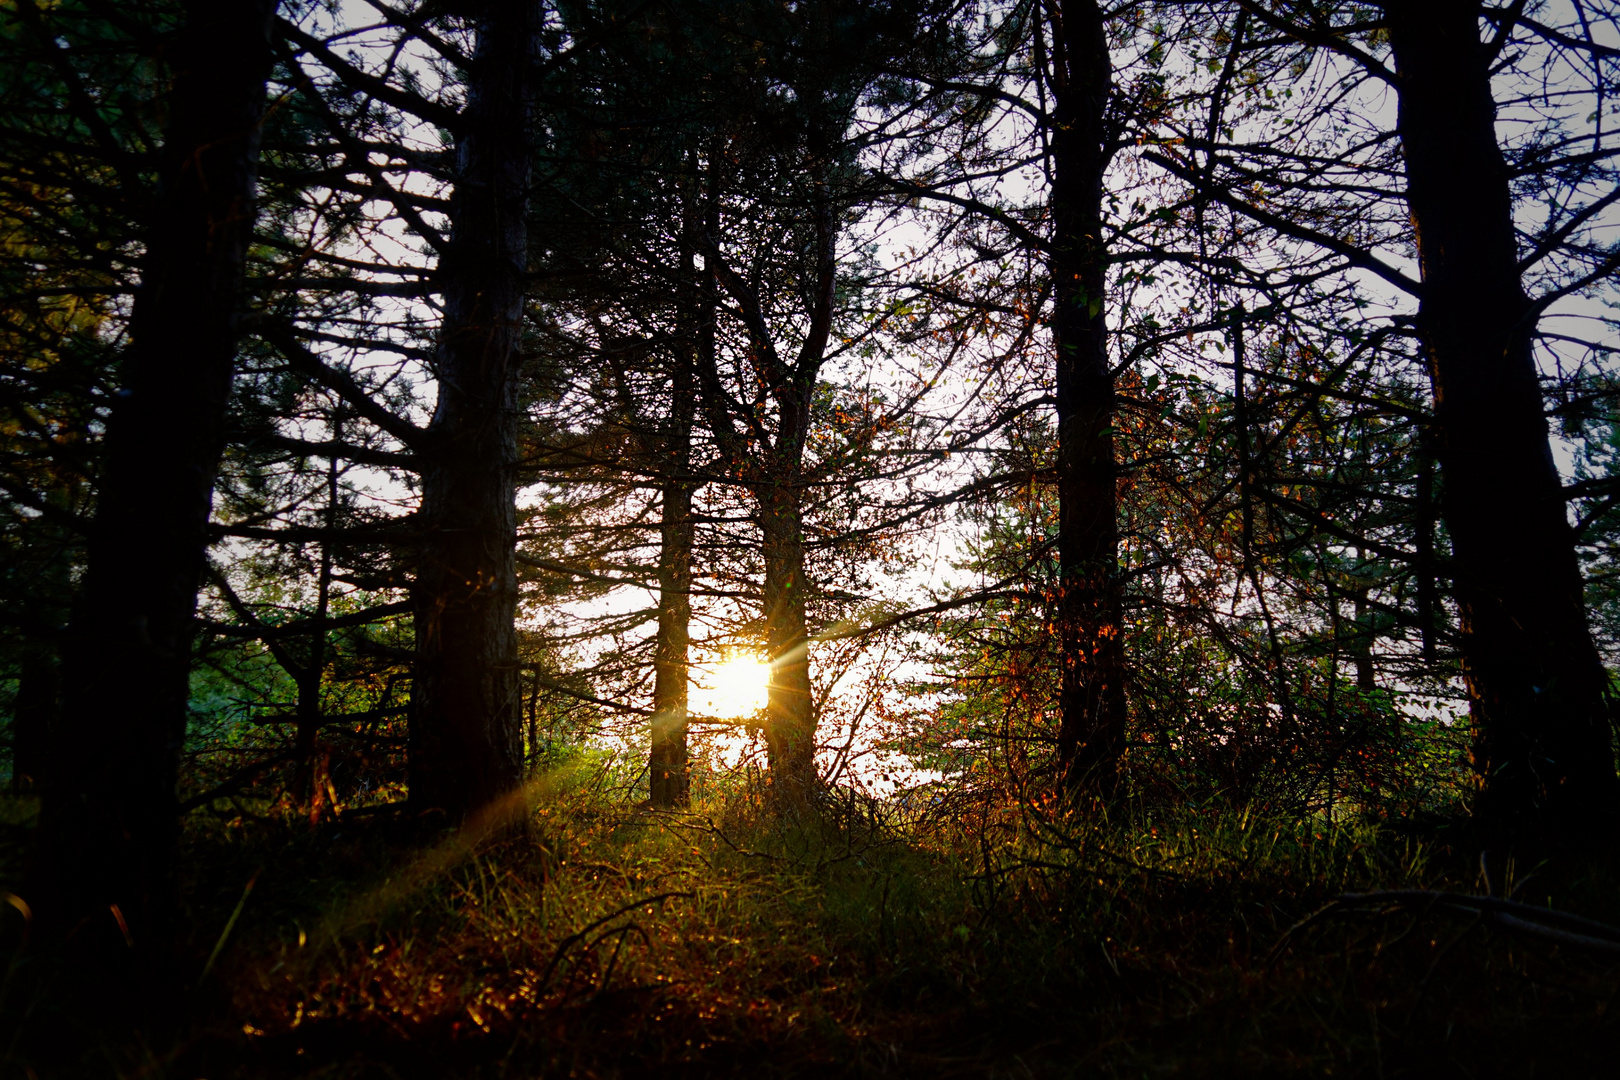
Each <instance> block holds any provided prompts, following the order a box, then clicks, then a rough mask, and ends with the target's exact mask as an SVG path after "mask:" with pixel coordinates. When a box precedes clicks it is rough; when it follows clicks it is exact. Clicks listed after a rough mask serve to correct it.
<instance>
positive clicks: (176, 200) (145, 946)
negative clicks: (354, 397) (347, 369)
mask: <svg viewBox="0 0 1620 1080" xmlns="http://www.w3.org/2000/svg"><path fill="white" fill-rule="evenodd" d="M185 7H186V22H185V26H184V29H183V30H181V31H180V33H179V35H178V38H177V40H176V42H175V45H174V48H173V50H172V52H171V53H170V59H171V63H172V65H173V72H174V81H173V86H172V89H171V91H170V93H169V98H168V117H169V119H168V123H167V126H166V130H165V137H164V148H163V151H162V156H161V164H160V172H159V175H158V190H157V192H156V196H155V199H154V203H153V207H152V212H151V217H150V219H149V220H148V221H147V222H145V244H146V254H145V257H144V258H143V260H142V265H141V285H140V290H139V292H138V293H137V294H136V297H135V304H134V310H133V313H132V319H131V325H130V340H131V344H130V349H129V353H128V354H127V357H126V359H125V367H124V386H123V389H122V391H121V392H120V395H119V397H118V398H117V400H116V402H115V404H114V406H113V410H112V414H111V416H110V418H109V420H108V424H107V434H106V448H105V454H104V458H105V461H106V467H105V470H104V471H103V473H102V476H101V479H100V484H99V488H98V502H97V507H96V513H95V518H94V523H93V525H92V529H91V534H90V538H89V543H88V549H87V559H86V570H85V577H84V582H83V585H82V587H81V589H80V593H79V597H78V599H77V601H76V603H75V607H74V614H73V617H72V620H71V624H70V627H69V631H68V635H67V640H66V645H65V649H64V657H63V664H64V679H65V695H64V700H63V708H62V716H61V722H60V723H59V724H58V725H57V732H56V735H55V737H54V738H53V740H52V743H53V752H52V762H53V764H54V766H55V772H54V775H53V776H52V779H51V783H50V786H49V789H48V791H47V795H46V800H45V807H44V817H43V821H42V823H41V836H40V841H39V850H40V863H39V871H38V872H39V876H40V877H39V881H38V883H37V884H38V891H37V892H36V895H35V896H34V898H33V902H34V904H35V910H36V911H37V912H38V913H39V915H40V918H41V919H42V920H43V921H44V922H46V923H47V924H49V925H51V926H53V927H55V928H56V929H57V931H58V932H59V933H63V934H66V933H69V932H72V933H73V940H74V942H75V944H76V946H77V947H79V948H81V949H84V950H86V952H87V954H91V955H93V954H95V953H97V952H99V953H100V955H102V956H103V957H108V958H110V957H116V956H119V955H123V954H124V953H125V951H126V945H125V941H126V939H127V940H128V941H130V942H132V943H133V950H131V951H130V953H129V955H130V956H131V958H133V959H134V960H135V962H136V963H137V964H141V963H142V961H143V960H144V964H145V967H146V970H148V971H149V972H150V971H152V970H153V969H152V967H151V965H152V964H153V963H161V959H162V956H163V953H164V950H165V944H166V941H167V937H168V932H169V929H170V923H169V916H170V915H171V913H172V899H173V897H172V888H173V882H172V875H171V866H172V858H173V845H174V840H175V837H176V831H177V815H176V804H175V790H174V788H175V780H176V774H177V771H178V766H179V756H180V750H181V747H182V744H183V743H184V740H185V734H186V700H187V691H188V679H189V674H190V665H191V641H192V633H193V617H194V614H195V611H196V603H197V589H198V585H199V584H200V579H201V575H202V570H203V562H204V556H205V552H206V548H207V544H208V531H207V526H208V515H209V511H210V505H211V502H212V499H213V488H214V478H215V473H216V472H217V470H218V467H219V461H220V456H221V454H222V453H223V451H224V445H225V414H226V405H227V402H228V399H229V395H230V389H231V376H232V368H233V364H234V360H235V356H236V344H237V338H238V333H239V325H240V313H241V307H242V297H241V291H242V281H243V272H244V265H245V260H246V253H247V245H248V241H249V238H250V236H251V234H252V229H253V220H254V214H253V196H254V188H255V184H256V179H257V171H258V159H259V124H260V121H261V119H262V117H263V113H264V105H265V80H266V78H267V76H268V75H269V72H270V62H271V55H272V53H271V43H270V20H271V15H272V13H273V11H274V8H275V3H274V0H240V2H237V3H229V4H222V3H216V2H212V0H192V2H189V3H187V4H186V6H185ZM102 950H105V951H102Z"/></svg>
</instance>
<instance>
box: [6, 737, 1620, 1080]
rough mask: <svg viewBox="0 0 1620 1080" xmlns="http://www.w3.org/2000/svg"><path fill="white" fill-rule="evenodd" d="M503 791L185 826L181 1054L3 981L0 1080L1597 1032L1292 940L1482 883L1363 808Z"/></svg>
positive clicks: (1527, 969)
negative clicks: (527, 806) (297, 817)
mask: <svg viewBox="0 0 1620 1080" xmlns="http://www.w3.org/2000/svg"><path fill="white" fill-rule="evenodd" d="M531 798H532V803H533V813H532V815H531V816H529V817H528V819H527V820H528V826H527V827H526V828H523V829H517V830H506V831H501V832H497V833H495V834H492V835H489V836H485V837H482V838H472V839H469V838H468V837H467V836H465V835H461V836H458V835H453V834H446V833H444V832H443V831H442V830H440V831H439V832H437V833H434V832H431V831H427V832H425V831H424V829H423V828H422V826H421V825H420V824H419V823H411V822H404V821H399V820H390V819H387V818H383V817H381V816H377V817H373V818H369V819H367V818H360V819H351V820H347V821H340V822H338V823H336V824H335V825H333V826H332V827H329V828H326V829H324V830H322V831H320V832H316V833H310V832H309V831H308V830H307V828H305V829H298V828H295V827H293V826H292V825H291V824H288V825H286V826H285V827H279V828H280V831H278V829H277V828H271V827H269V826H260V827H256V828H254V829H249V830H245V831H242V830H237V831H233V832H231V833H228V834H223V833H209V832H206V831H202V830H198V831H196V832H194V833H193V834H192V835H191V836H190V837H189V838H188V845H189V847H188V851H187V853H186V863H187V865H189V866H192V867H197V868H200V869H199V874H198V876H197V877H195V878H193V879H192V880H190V881H188V882H187V886H186V892H187V896H188V903H189V905H190V910H189V918H188V920H187V923H188V925H189V926H190V927H191V928H192V929H191V936H192V939H193V940H192V941H191V942H190V944H189V948H190V954H191V955H193V956H195V958H196V959H195V969H196V970H198V971H199V972H200V971H201V969H202V966H203V962H204V960H205V958H207V957H208V956H209V955H210V954H211V953H213V952H215V951H216V949H217V953H218V955H217V958H216V959H215V961H214V963H213V965H212V969H211V970H210V971H209V972H208V973H207V976H206V978H205V979H204V980H203V981H202V984H201V987H200V989H199V991H198V992H197V994H196V995H195V997H194V998H193V1000H192V1001H191V1002H190V1003H189V1004H188V1006H187V1015H186V1020H185V1022H184V1024H183V1027H182V1030H181V1032H180V1034H179V1035H178V1036H177V1037H175V1038H174V1039H172V1040H169V1039H164V1040H155V1039H147V1040H145V1041H142V1040H141V1039H140V1038H138V1037H132V1036H130V1035H129V1033H124V1034H123V1035H117V1034H109V1033H107V1032H105V1031H100V1032H98V1031H97V1029H96V1025H95V1023H94V1019H95V1018H94V1017H92V1016H80V1017H70V1019H73V1020H74V1022H76V1023H78V1024H79V1029H78V1030H80V1031H81V1033H82V1035H81V1037H79V1038H77V1039H75V1040H71V1041H70V1044H69V1045H61V1044H60V1043H61V1040H60V1039H57V1040H56V1042H57V1044H54V1045H45V1044H44V1043H45V1040H43V1039H42V1038H39V1037H30V1029H31V1027H38V1029H39V1030H45V1028H44V1027H39V1026H38V1024H37V1020H38V1017H39V1015H40V1013H39V1012H38V1009H39V1008H47V1009H49V1008H55V1009H59V1010H64V1011H65V1012H66V1013H68V1014H71V1013H72V1011H73V1010H72V1006H71V1005H63V1004H61V1003H56V1004H54V1005H46V1006H40V1005H39V1003H38V1000H37V998H34V999H31V998H29V996H28V994H27V992H25V991H13V992H12V993H11V994H10V996H9V997H8V998H7V1000H6V1001H5V1002H4V1003H3V1007H4V1008H5V1010H6V1013H7V1015H6V1017H5V1035H6V1038H7V1040H8V1041H9V1042H10V1046H11V1049H10V1052H9V1056H8V1057H7V1058H6V1059H5V1060H4V1062H3V1063H0V1075H3V1076H11V1075H18V1076H27V1077H38V1078H40V1080H46V1078H49V1077H55V1076H66V1077H78V1076H153V1077H185V1078H187V1080H193V1078H196V1077H227V1076H228V1077H248V1078H253V1077H279V1076H301V1077H302V1076H309V1077H333V1078H339V1077H341V1078H348V1077H460V1076H467V1077H474V1076H476V1077H529V1076H582V1077H584V1076H602V1077H612V1076H632V1075H645V1074H648V1073H650V1072H657V1073H659V1074H662V1075H674V1076H694V1077H696V1076H716V1075H730V1074H733V1073H735V1074H739V1075H740V1074H745V1073H746V1074H747V1075H750V1076H754V1075H763V1076H774V1075H781V1076H821V1075H828V1074H840V1075H914V1076H930V1077H935V1076H938V1077H948V1076H1008V1077H1013V1076H1071V1075H1072V1076H1120V1077H1136V1076H1244V1077H1250V1076H1274V1075H1275V1076H1284V1075H1289V1076H1292V1075H1303V1076H1328V1075H1335V1076H1384V1077H1394V1076H1450V1075H1456V1076H1491V1075H1504V1074H1507V1073H1510V1072H1511V1073H1513V1074H1515V1075H1522V1076H1538V1075H1557V1076H1569V1075H1594V1074H1597V1073H1599V1072H1601V1071H1605V1070H1604V1068H1603V1067H1604V1066H1605V1065H1610V1066H1611V1067H1612V1065H1611V1063H1610V1060H1609V1059H1610V1058H1611V1057H1612V1048H1613V1047H1614V1046H1615V1045H1616V1038H1617V1035H1620V1023H1617V1021H1616V1017H1615V1015H1614V1001H1615V996H1616V993H1617V992H1620V963H1616V961H1615V960H1614V959H1612V958H1604V957H1602V956H1598V955H1594V954H1590V953H1588V952H1587V951H1585V950H1580V949H1571V948H1569V947H1566V946H1560V945H1556V944H1549V943H1546V942H1542V941H1527V940H1523V939H1520V938H1516V937H1508V936H1503V935H1502V934H1500V933H1499V932H1497V931H1496V930H1494V929H1492V928H1491V927H1489V926H1487V925H1485V924H1484V923H1482V922H1481V921H1480V920H1479V919H1477V918H1470V917H1468V916H1467V915H1465V914H1464V915H1459V914H1455V913H1450V914H1448V913H1445V912H1442V911H1438V910H1423V909H1421V908H1413V907H1411V906H1407V907H1396V906H1392V905H1387V906H1382V907H1376V908H1373V909H1370V910H1356V911H1350V912H1344V913H1342V914H1340V915H1338V916H1336V917H1331V918H1322V919H1319V920H1317V921H1315V922H1313V923H1310V924H1309V925H1306V926H1304V927H1303V928H1300V929H1297V930H1295V931H1293V932H1292V933H1290V928H1291V927H1295V926H1296V924H1298V923H1299V922H1300V921H1301V920H1302V919H1304V918H1305V917H1306V916H1308V915H1310V914H1311V913H1312V912H1314V911H1317V910H1319V909H1320V908H1322V906H1323V905H1325V904H1326V903H1327V902H1328V901H1329V900H1331V898H1332V897H1334V896H1336V895H1338V894H1340V893H1342V892H1345V891H1350V890H1368V889H1392V888H1427V889H1446V890H1454V891H1461V892H1475V891H1479V890H1480V889H1481V888H1482V887H1483V882H1482V879H1481V878H1480V872H1479V863H1478V852H1477V851H1466V850H1461V848H1460V845H1458V844H1453V845H1452V846H1451V847H1447V846H1445V845H1444V844H1441V843H1438V842H1437V841H1435V840H1433V839H1427V840H1426V839H1420V838H1413V837H1403V836H1402V835H1400V834H1399V833H1398V832H1396V831H1394V830H1391V829H1388V828H1380V827H1378V826H1376V825H1373V824H1357V823H1342V822H1341V823H1337V824H1335V823H1332V822H1328V821H1326V820H1305V821H1297V820H1296V821H1277V820H1271V819H1266V818H1259V817H1253V816H1245V815H1243V814H1240V813H1236V812H1232V811H1223V810H1202V811H1198V810H1193V809H1188V808H1182V809H1177V810H1153V811H1151V812H1149V811H1147V810H1145V809H1140V808H1138V809H1136V810H1134V811H1131V812H1129V813H1126V814H1123V815H1121V817H1120V819H1119V820H1115V821H1112V822H1105V823H1099V822H1096V821H1088V822H1085V823H1082V824H1075V825H1072V826H1070V827H1068V828H1066V829H1059V828H1057V827H1054V826H1052V825H1050V824H1045V825H1043V824H1041V823H1039V822H1036V821H1034V820H1032V819H1030V818H1029V817H1027V816H1026V815H1020V814H1006V815H1002V816H997V815H995V814H984V815H972V816H970V818H969V819H967V820H958V821H955V822H950V823H941V822H933V823H930V822H926V821H898V820H884V818H883V815H884V814H885V813H892V812H893V811H892V808H885V807H883V806H882V805H880V804H870V803H862V802H859V801H857V800H855V799H853V798H851V799H848V800H844V801H842V802H840V803H837V804H829V806H828V807H827V808H825V809H824V811H823V812H822V813H820V814H817V815H808V816H806V817H804V818H803V819H802V820H799V821H797V822H787V823H784V822H782V821H781V820H778V819H776V818H774V817H772V816H769V815H765V814H762V813H760V812H759V811H758V808H757V804H756V803H755V802H754V801H753V800H751V799H750V798H749V797H748V795H747V793H746V792H733V793H731V794H729V795H726V796H721V795H719V794H717V795H716V796H715V797H714V799H713V800H712V801H710V802H708V803H706V804H702V805H699V806H696V807H694V808H693V809H692V811H691V812H689V813H682V814H653V813H648V812H646V811H644V810H637V809H635V808H634V807H632V806H630V805H628V804H625V803H623V802H616V801H614V800H612V799H610V798H607V797H606V796H604V795H603V794H602V793H601V792H600V791H599V790H597V789H595V788H594V787H592V786H591V785H590V784H588V783H585V782H584V781H583V780H582V779H581V777H580V776H579V775H575V774H570V773H569V772H568V770H566V769H563V770H559V771H558V772H556V773H554V774H552V775H551V776H549V777H547V778H546V779H545V781H544V782H542V783H540V784H538V785H537V786H536V789H535V790H534V791H533V792H531ZM13 818H14V819H15V822H14V824H12V825H11V826H9V828H10V830H11V831H10V832H9V833H8V834H7V835H8V836H10V837H11V838H12V841H11V842H12V844H13V848H14V847H15V845H16V843H18V842H19V841H18V837H19V836H20V835H21V834H20V833H19V831H18V830H21V829H25V828H26V821H25V820H24V819H23V818H21V817H20V816H17V815H13ZM1560 867H1561V869H1559V870H1558V872H1556V873H1555V872H1554V869H1553V868H1551V867H1543V868H1541V869H1540V871H1539V872H1538V874H1537V876H1536V877H1535V878H1534V879H1533V880H1531V881H1530V882H1529V883H1528V884H1525V885H1523V886H1522V889H1521V891H1520V893H1519V896H1520V898H1521V899H1535V900H1536V902H1541V903H1545V902H1547V900H1548V899H1549V898H1550V899H1551V900H1552V902H1553V903H1555V904H1556V905H1557V906H1558V907H1560V908H1565V909H1569V910H1575V911H1579V912H1581V913H1583V914H1586V915H1589V916H1591V917H1594V918H1600V919H1606V920H1608V921H1611V922H1620V893H1617V891H1616V889H1615V887H1614V886H1615V878H1614V876H1613V873H1612V871H1613V865H1612V864H1611V863H1610V862H1608V861H1607V860H1605V859H1600V858H1587V859H1584V860H1581V859H1574V858H1568V857H1566V858H1565V859H1563V860H1562V861H1561V863H1560ZM1495 875H1496V877H1497V878H1502V876H1503V868H1501V867H1499V868H1498V869H1497V870H1496V871H1495ZM1514 878H1515V880H1514V882H1513V883H1512V884H1519V883H1520V882H1521V881H1522V879H1523V874H1521V873H1518V872H1517V870H1516V871H1515V875H1514ZM250 880H253V881H254V885H253V887H252V889H251V891H249V892H246V893H245V892H244V890H245V886H246V885H247V883H248V882H249V881H250ZM1493 887H1494V888H1495V889H1496V890H1497V891H1498V892H1501V891H1503V890H1505V889H1507V888H1510V887H1512V885H1510V884H1509V883H1508V882H1506V881H1502V880H1498V881H1495V882H1493ZM244 895H245V897H246V898H245V900H244ZM233 912H236V913H238V914H237V917H236V920H235V923H234V926H233V927H232V928H231V932H230V934H229V936H228V937H226V938H224V940H223V943H222V938H221V930H222V929H224V928H225V927H226V924H227V923H228V922H229V921H230V920H231V918H232V914H233ZM31 1005H32V1006H33V1007H35V1010H36V1011H35V1012H34V1013H33V1014H31V1016H32V1019H31V1020H30V1021H27V1022H24V1021H22V1020H21V1012H22V1010H24V1009H26V1008H28V1007H30V1006H31ZM59 1019H60V1017H59ZM50 1030H53V1031H58V1032H59V1031H61V1030H62V1026H61V1024H60V1023H58V1024H56V1025H54V1026H50Z"/></svg>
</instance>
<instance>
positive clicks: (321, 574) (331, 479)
mask: <svg viewBox="0 0 1620 1080" xmlns="http://www.w3.org/2000/svg"><path fill="white" fill-rule="evenodd" d="M331 427H332V439H333V441H334V442H341V441H342V439H343V417H342V413H341V412H340V411H338V410H334V411H333V413H332V416H331ZM338 476H339V469H338V458H337V457H336V455H334V456H332V457H330V458H328V459H327V462H326V513H325V519H326V520H325V522H324V524H325V526H326V531H327V532H328V533H333V532H335V531H336V530H337V511H338ZM320 545H321V555H320V564H319V567H318V568H317V570H316V578H315V620H314V621H315V627H314V630H313V631H312V632H311V634H310V641H309V657H308V659H307V661H306V662H305V663H304V665H303V666H302V667H301V668H300V669H299V671H298V672H297V675H296V679H295V681H296V683H297V685H298V706H297V713H296V717H297V727H296V729H295V732H296V734H295V739H296V744H295V747H294V752H295V753H296V754H297V756H298V781H297V783H296V784H295V785H294V792H295V797H298V798H302V799H303V800H304V802H305V806H306V807H307V808H308V811H309V823H310V825H311V826H313V825H315V824H316V823H317V822H318V821H319V820H320V817H321V807H322V803H323V800H324V795H325V790H324V789H325V786H326V775H325V770H324V769H323V768H322V766H321V763H320V762H319V761H317V759H316V755H317V750H318V744H319V739H320V731H321V722H322V721H323V720H324V719H325V718H324V716H323V715H322V713H321V684H322V683H323V682H324V681H325V676H326V616H327V614H328V612H329V611H330V610H331V605H332V541H331V540H330V539H323V540H321V541H320Z"/></svg>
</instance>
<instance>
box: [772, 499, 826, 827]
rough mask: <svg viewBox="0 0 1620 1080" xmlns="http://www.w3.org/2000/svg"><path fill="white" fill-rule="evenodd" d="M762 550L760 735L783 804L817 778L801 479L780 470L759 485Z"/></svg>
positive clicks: (799, 797) (803, 795)
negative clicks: (765, 663) (766, 673)
mask: <svg viewBox="0 0 1620 1080" xmlns="http://www.w3.org/2000/svg"><path fill="white" fill-rule="evenodd" d="M758 491H759V503H760V512H759V514H760V532H761V535H762V541H763V547H764V556H765V592H764V614H765V646H766V649H767V651H768V652H769V655H770V659H771V685H770V691H769V693H768V695H767V697H766V702H765V718H766V724H765V742H766V752H767V754H768V756H769V760H770V769H771V783H772V785H773V786H774V788H775V791H776V794H777V796H778V797H779V798H780V799H781V800H782V801H783V803H784V805H792V806H796V805H800V804H802V803H803V802H804V801H805V800H806V799H808V797H809V795H810V792H811V790H812V789H813V788H814V786H815V781H816V718H815V713H814V710H813V709H812V707H811V695H810V640H809V633H808V630H807V628H806V626H805V606H804V586H805V578H804V522H803V514H802V509H801V507H800V502H799V500H800V494H799V491H800V489H799V487H798V485H797V484H796V483H794V482H793V481H792V479H791V478H787V477H783V478H778V479H776V480H775V481H773V482H767V483H764V484H761V485H760V486H759V488H758Z"/></svg>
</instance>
